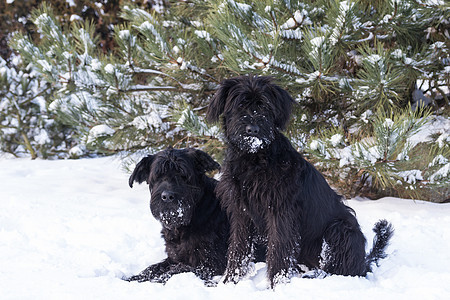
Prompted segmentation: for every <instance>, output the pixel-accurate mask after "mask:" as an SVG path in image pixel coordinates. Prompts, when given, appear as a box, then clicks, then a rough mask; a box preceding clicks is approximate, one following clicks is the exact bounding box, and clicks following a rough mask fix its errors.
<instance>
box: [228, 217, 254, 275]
mask: <svg viewBox="0 0 450 300" xmlns="http://www.w3.org/2000/svg"><path fill="white" fill-rule="evenodd" d="M252 228H253V225H252V221H251V219H250V217H249V216H248V215H247V214H245V213H244V212H242V211H239V210H234V211H233V213H232V214H231V215H230V242H229V246H228V254H227V258H228V262H227V268H226V271H225V277H224V280H223V281H224V283H227V282H230V281H231V282H234V283H237V282H238V281H239V280H240V279H241V278H242V277H243V276H245V275H246V274H247V272H248V270H249V263H250V261H251V259H252V248H253V247H252V243H253V230H252Z"/></svg>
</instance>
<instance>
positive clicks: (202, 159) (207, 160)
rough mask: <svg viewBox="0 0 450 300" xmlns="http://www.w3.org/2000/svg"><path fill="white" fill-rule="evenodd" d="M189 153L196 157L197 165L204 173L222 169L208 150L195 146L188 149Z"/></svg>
mask: <svg viewBox="0 0 450 300" xmlns="http://www.w3.org/2000/svg"><path fill="white" fill-rule="evenodd" d="M187 153H188V155H189V156H191V157H192V158H193V159H194V162H195V167H196V168H197V170H199V171H200V172H202V173H205V172H210V171H214V170H220V165H219V164H218V163H217V162H216V161H215V160H214V159H212V157H211V156H209V155H208V154H207V153H206V152H203V151H201V150H197V149H194V148H189V149H187Z"/></svg>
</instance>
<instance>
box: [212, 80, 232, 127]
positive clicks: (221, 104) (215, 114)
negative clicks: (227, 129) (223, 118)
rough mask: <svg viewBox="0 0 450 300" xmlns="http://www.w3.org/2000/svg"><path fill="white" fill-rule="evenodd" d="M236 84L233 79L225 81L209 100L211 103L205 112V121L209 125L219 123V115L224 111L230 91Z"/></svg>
mask: <svg viewBox="0 0 450 300" xmlns="http://www.w3.org/2000/svg"><path fill="white" fill-rule="evenodd" d="M236 84H237V81H236V79H235V78H231V79H225V80H224V81H222V82H221V83H220V86H219V89H218V90H217V91H216V93H215V94H214V96H213V97H212V99H211V103H210V104H209V106H208V109H207V110H206V120H207V121H208V122H209V123H215V122H217V121H219V118H220V115H221V114H222V113H223V112H224V110H225V104H226V102H227V98H228V94H229V92H230V89H231V88H232V87H233V86H235V85H236Z"/></svg>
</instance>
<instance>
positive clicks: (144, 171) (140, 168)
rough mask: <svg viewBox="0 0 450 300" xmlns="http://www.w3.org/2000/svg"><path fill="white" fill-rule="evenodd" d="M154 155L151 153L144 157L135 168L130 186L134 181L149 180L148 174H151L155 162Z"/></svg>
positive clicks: (129, 182) (129, 180)
mask: <svg viewBox="0 0 450 300" xmlns="http://www.w3.org/2000/svg"><path fill="white" fill-rule="evenodd" d="M153 158H154V156H153V155H149V156H147V157H144V158H143V159H142V160H141V161H140V162H139V163H138V164H137V165H136V167H135V168H134V171H133V173H132V174H131V176H130V179H128V184H129V185H130V187H131V188H132V187H133V182H138V183H142V182H144V181H147V180H148V176H150V167H151V165H152V162H153Z"/></svg>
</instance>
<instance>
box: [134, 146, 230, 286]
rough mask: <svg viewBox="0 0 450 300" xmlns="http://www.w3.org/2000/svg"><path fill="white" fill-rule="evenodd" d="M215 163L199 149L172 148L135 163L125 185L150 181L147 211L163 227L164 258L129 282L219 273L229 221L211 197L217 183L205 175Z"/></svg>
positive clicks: (207, 275) (222, 265)
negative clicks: (149, 197)
mask: <svg viewBox="0 0 450 300" xmlns="http://www.w3.org/2000/svg"><path fill="white" fill-rule="evenodd" d="M219 167H220V166H219V164H218V163H216V162H215V161H214V160H213V159H212V158H211V157H210V156H209V155H208V154H206V153H205V152H203V151H200V150H195V149H182V150H177V149H172V148H169V149H167V150H164V151H161V152H159V153H157V154H155V155H150V156H147V157H145V158H144V159H142V160H141V161H140V162H139V163H138V164H137V165H136V168H135V170H134V171H133V173H132V174H131V176H130V180H129V184H130V187H133V182H139V183H142V182H144V181H146V182H147V183H148V185H149V187H150V193H151V200H150V210H151V212H152V214H153V216H154V217H155V218H156V219H157V220H159V221H160V222H161V224H162V226H163V229H162V231H161V233H162V237H163V238H164V241H165V243H166V252H167V258H166V259H165V260H163V261H162V262H160V263H157V264H154V265H151V266H149V267H148V268H146V269H145V270H143V271H142V272H141V273H140V274H139V275H135V276H132V277H130V278H128V279H127V280H129V281H132V280H136V281H140V282H142V281H152V282H161V283H164V282H166V281H167V280H168V279H169V278H170V277H171V276H172V275H174V274H178V273H184V272H193V273H195V274H196V275H197V276H199V277H200V278H201V279H203V280H205V281H209V280H210V279H211V278H212V277H213V276H216V275H221V274H223V272H224V271H225V267H226V252H227V243H228V238H229V223H228V219H227V217H226V214H225V212H224V211H222V209H221V208H220V205H219V200H218V199H217V198H216V196H215V195H214V188H215V187H216V184H217V181H216V180H214V179H212V178H209V177H207V176H206V175H205V172H208V171H213V170H216V169H219Z"/></svg>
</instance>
